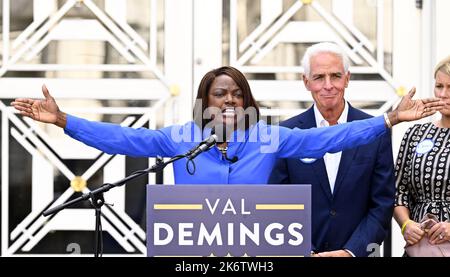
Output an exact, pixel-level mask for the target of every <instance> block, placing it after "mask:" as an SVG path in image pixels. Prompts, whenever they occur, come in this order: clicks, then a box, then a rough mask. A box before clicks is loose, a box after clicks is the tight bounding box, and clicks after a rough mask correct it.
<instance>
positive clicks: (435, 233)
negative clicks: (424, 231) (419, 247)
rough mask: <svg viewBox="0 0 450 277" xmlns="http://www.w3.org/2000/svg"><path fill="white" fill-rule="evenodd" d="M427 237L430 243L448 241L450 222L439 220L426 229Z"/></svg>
mask: <svg viewBox="0 0 450 277" xmlns="http://www.w3.org/2000/svg"><path fill="white" fill-rule="evenodd" d="M428 239H429V241H430V243H431V244H440V243H443V242H446V241H450V223H449V222H439V223H437V224H435V225H434V226H433V227H431V228H430V230H429V231H428Z"/></svg>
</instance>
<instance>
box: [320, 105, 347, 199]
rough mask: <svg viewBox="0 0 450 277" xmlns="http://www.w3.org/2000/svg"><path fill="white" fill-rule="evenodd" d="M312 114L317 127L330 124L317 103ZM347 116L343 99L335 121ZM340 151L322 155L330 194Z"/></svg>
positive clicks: (344, 118) (342, 119)
mask: <svg viewBox="0 0 450 277" xmlns="http://www.w3.org/2000/svg"><path fill="white" fill-rule="evenodd" d="M314 116H315V118H316V126H317V128H320V127H326V126H330V124H329V123H328V121H326V120H325V119H324V118H323V116H322V114H321V113H320V112H319V109H317V105H316V104H314ZM347 116H348V103H347V101H345V106H344V110H343V111H342V114H341V116H340V117H339V119H338V121H337V123H338V124H342V123H346V122H347ZM341 156H342V152H338V153H333V154H331V153H326V154H325V156H323V160H324V162H325V168H326V169H327V175H328V182H329V183H330V189H331V194H333V192H334V185H335V183H336V176H337V173H338V169H339V163H340V162H341Z"/></svg>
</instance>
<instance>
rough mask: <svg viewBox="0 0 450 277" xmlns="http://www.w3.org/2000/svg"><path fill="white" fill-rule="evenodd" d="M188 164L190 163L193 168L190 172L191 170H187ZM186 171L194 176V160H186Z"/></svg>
mask: <svg viewBox="0 0 450 277" xmlns="http://www.w3.org/2000/svg"><path fill="white" fill-rule="evenodd" d="M189 162H191V163H192V166H193V168H194V170H193V171H191V170H190V169H189ZM186 171H187V172H188V173H189V174H190V175H194V173H195V163H194V160H191V159H188V160H187V162H186Z"/></svg>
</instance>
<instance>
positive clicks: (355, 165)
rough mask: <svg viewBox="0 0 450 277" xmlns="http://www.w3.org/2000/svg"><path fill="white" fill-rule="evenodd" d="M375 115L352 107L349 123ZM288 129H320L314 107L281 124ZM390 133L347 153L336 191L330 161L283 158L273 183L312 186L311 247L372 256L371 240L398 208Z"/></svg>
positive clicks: (376, 240)
mask: <svg viewBox="0 0 450 277" xmlns="http://www.w3.org/2000/svg"><path fill="white" fill-rule="evenodd" d="M369 117H371V116H370V115H368V114H366V113H364V112H362V111H360V110H358V109H355V108H353V107H352V106H350V105H349V111H348V120H347V121H348V122H350V121H353V120H360V119H365V118H369ZM280 125H282V126H286V127H288V128H295V127H297V128H300V129H309V128H313V127H316V120H315V117H314V109H313V108H312V107H311V108H310V109H309V110H307V111H306V112H304V113H302V114H299V115H297V116H295V117H293V118H290V119H288V120H286V121H284V122H282V123H280ZM393 170H394V164H393V156H392V144H391V134H390V132H388V133H387V134H386V135H384V136H382V137H380V138H379V139H377V140H376V141H374V142H372V143H370V144H366V145H363V146H359V147H356V148H353V149H350V150H346V151H343V152H342V156H341V162H340V164H339V170H338V174H337V177H336V183H335V187H334V193H332V192H331V189H330V184H329V182H328V177H327V172H326V168H325V163H324V161H323V158H322V159H318V160H316V161H315V162H313V163H309V164H308V163H304V162H302V161H300V160H299V159H280V160H278V161H277V164H276V166H275V168H274V169H273V172H272V174H271V177H270V178H269V183H271V184H311V185H312V201H311V203H312V211H311V213H312V219H311V220H312V251H314V252H324V251H332V250H340V249H348V250H350V251H351V252H352V253H353V254H354V255H356V256H367V255H369V254H370V253H371V252H372V251H373V248H370V246H369V248H368V245H369V244H371V243H378V244H381V243H382V242H383V240H384V239H385V237H386V235H387V232H388V229H389V226H390V222H391V218H392V213H393V209H394V199H395V183H394V173H393Z"/></svg>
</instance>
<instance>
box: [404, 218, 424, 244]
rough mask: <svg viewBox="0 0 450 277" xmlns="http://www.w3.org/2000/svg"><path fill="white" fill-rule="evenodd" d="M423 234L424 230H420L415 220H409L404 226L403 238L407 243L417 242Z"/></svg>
mask: <svg viewBox="0 0 450 277" xmlns="http://www.w3.org/2000/svg"><path fill="white" fill-rule="evenodd" d="M424 235H425V232H424V231H423V230H422V228H421V226H420V224H419V223H417V222H415V221H411V222H409V223H408V224H406V226H405V231H404V233H403V238H404V239H405V241H406V242H407V243H408V245H413V244H416V243H418V242H419V241H420V240H421V239H422V238H423V236H424Z"/></svg>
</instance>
